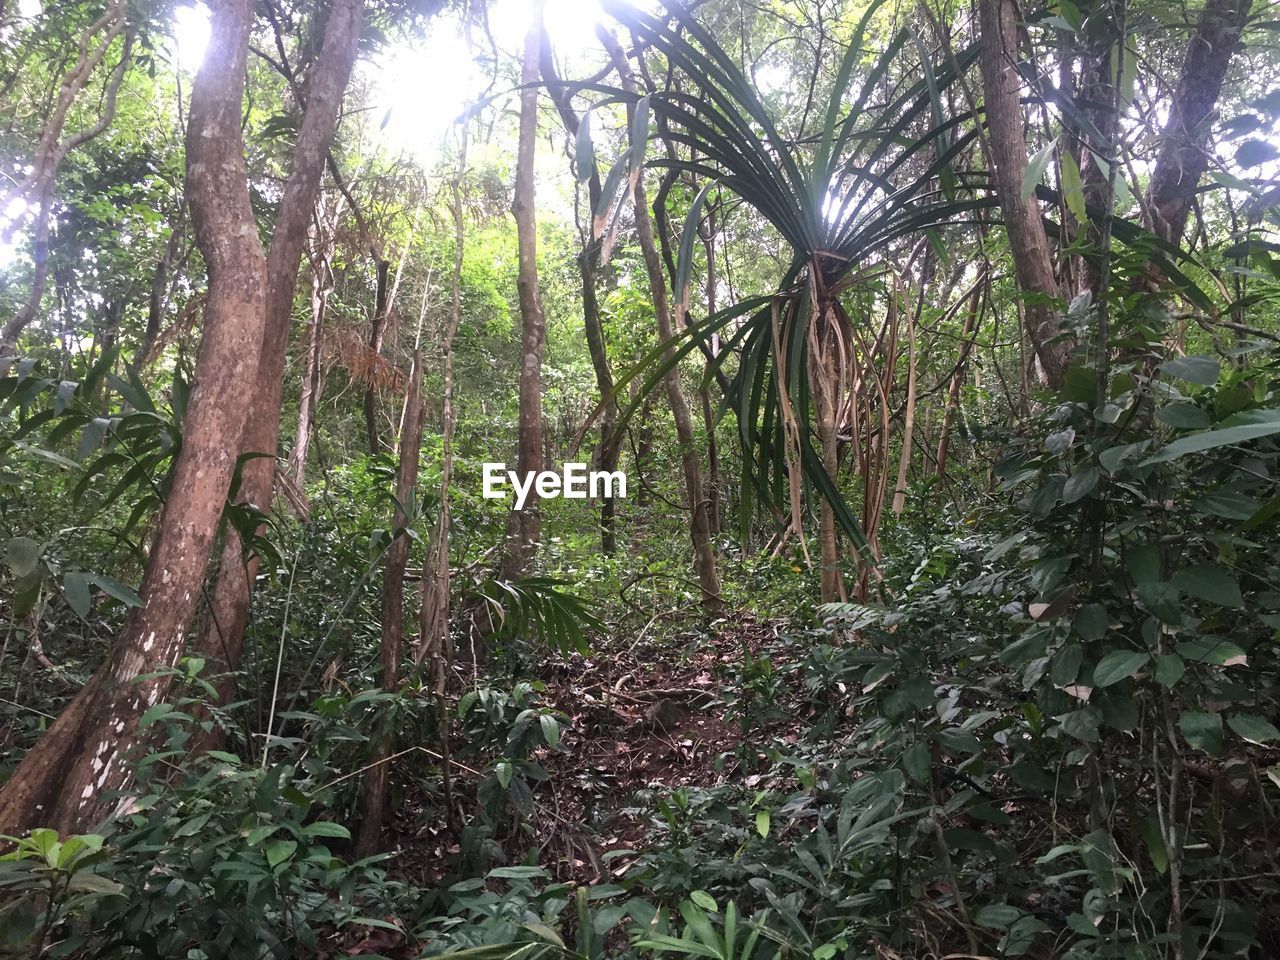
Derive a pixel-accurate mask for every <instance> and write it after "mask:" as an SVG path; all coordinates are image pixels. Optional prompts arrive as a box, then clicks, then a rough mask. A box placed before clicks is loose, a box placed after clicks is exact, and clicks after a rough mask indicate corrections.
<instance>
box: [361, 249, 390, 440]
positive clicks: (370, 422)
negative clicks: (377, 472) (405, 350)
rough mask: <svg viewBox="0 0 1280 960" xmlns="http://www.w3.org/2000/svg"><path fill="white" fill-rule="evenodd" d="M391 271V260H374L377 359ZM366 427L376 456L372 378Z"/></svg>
mask: <svg viewBox="0 0 1280 960" xmlns="http://www.w3.org/2000/svg"><path fill="white" fill-rule="evenodd" d="M390 273H391V261H389V260H387V259H385V258H384V257H378V258H377V259H375V260H374V295H373V319H372V320H371V321H370V323H369V354H370V356H371V357H372V358H373V359H376V358H377V356H378V354H380V353H382V340H383V336H384V335H385V334H386V331H387V304H388V302H389V301H388V293H389V290H388V287H387V282H388V278H389V275H390ZM364 429H365V433H366V434H367V436H368V438H369V452H370V453H371V454H373V455H374V456H375V457H376V456H377V455H378V454H380V453H381V452H382V441H381V440H380V439H379V438H378V387H377V384H375V383H374V382H373V381H372V380H370V382H369V383H368V384H366V385H365V388H364Z"/></svg>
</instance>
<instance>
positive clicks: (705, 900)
mask: <svg viewBox="0 0 1280 960" xmlns="http://www.w3.org/2000/svg"><path fill="white" fill-rule="evenodd" d="M689 899H690V900H692V901H693V902H694V903H696V904H697V905H698V906H700V907H701V908H702V909H703V910H710V911H711V912H712V913H718V912H719V910H720V907H719V906H717V904H716V900H715V897H713V896H711V894H709V893H707V891H705V890H694V891H693V892H692V893H691V894H689Z"/></svg>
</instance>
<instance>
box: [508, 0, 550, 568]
mask: <svg viewBox="0 0 1280 960" xmlns="http://www.w3.org/2000/svg"><path fill="white" fill-rule="evenodd" d="M543 6H544V4H543V0H533V4H532V12H531V13H530V17H531V19H530V21H529V28H528V31H527V32H526V34H525V41H524V65H523V67H522V71H521V83H522V84H523V85H524V86H523V88H522V89H521V91H520V140H519V145H518V148H517V153H516V184H515V199H514V206H513V212H514V214H515V221H516V235H517V244H518V246H519V267H518V272H517V275H516V288H517V289H518V291H519V295H520V323H521V330H522V335H521V344H520V434H519V439H518V445H519V446H518V451H517V455H516V469H517V470H519V471H520V473H521V475H522V476H528V475H530V474H533V473H537V472H539V471H540V470H541V469H542V457H543V445H542V353H543V348H544V345H545V342H546V337H547V318H546V316H545V315H544V313H543V311H542V294H541V293H540V291H539V289H538V223H537V211H536V206H535V204H536V199H535V193H536V177H535V173H534V163H533V161H534V151H535V149H536V146H537V137H538V89H537V86H536V84H537V82H538V77H539V53H540V48H541V43H542V11H543ZM540 530H541V514H540V511H539V508H538V500H537V497H530V498H529V500H528V501H527V502H526V503H525V505H524V507H523V509H519V510H513V511H512V512H511V515H510V517H509V518H508V522H507V546H506V556H505V558H504V560H503V575H504V576H505V577H507V578H508V579H514V578H516V577H519V576H520V575H521V574H522V573H524V571H525V570H526V569H527V568H528V566H529V562H530V561H531V560H532V559H533V556H534V554H535V553H536V552H537V548H538V541H539V538H540Z"/></svg>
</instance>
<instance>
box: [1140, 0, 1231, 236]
mask: <svg viewBox="0 0 1280 960" xmlns="http://www.w3.org/2000/svg"><path fill="white" fill-rule="evenodd" d="M1251 6H1252V0H1208V3H1206V4H1205V7H1204V11H1203V12H1202V13H1201V14H1200V22H1199V23H1198V24H1197V26H1196V32H1195V35H1194V36H1192V38H1191V41H1190V42H1189V43H1188V44H1187V56H1186V60H1185V61H1184V62H1183V66H1182V75H1181V76H1180V77H1179V78H1178V88H1177V90H1176V91H1175V92H1174V94H1173V98H1172V100H1170V101H1169V120H1168V122H1167V123H1166V124H1165V127H1164V135H1163V137H1162V138H1161V143H1160V153H1159V155H1158V156H1157V158H1156V166H1155V170H1154V172H1153V173H1152V174H1151V183H1150V186H1149V187H1148V189H1147V204H1146V208H1147V210H1148V211H1150V214H1151V219H1152V220H1154V222H1153V223H1148V224H1147V228H1148V229H1149V230H1151V232H1152V233H1155V234H1156V235H1158V236H1160V237H1162V238H1164V239H1165V240H1168V241H1170V242H1171V243H1181V242H1182V234H1183V231H1184V230H1185V229H1186V225H1187V214H1188V213H1189V212H1190V210H1191V202H1192V200H1193V199H1194V197H1195V191H1196V187H1197V185H1198V184H1199V183H1200V178H1201V177H1202V176H1203V175H1204V172H1205V170H1206V169H1208V166H1209V151H1208V149H1207V146H1208V142H1209V134H1210V132H1211V129H1212V125H1211V124H1210V123H1208V122H1206V121H1207V120H1208V119H1209V115H1210V114H1211V113H1212V112H1213V109H1214V107H1215V106H1216V105H1217V103H1218V95H1219V93H1221V91H1222V81H1223V79H1224V78H1225V77H1226V74H1227V67H1228V66H1229V65H1230V63H1231V57H1232V56H1233V55H1234V54H1235V52H1236V49H1237V48H1238V47H1239V45H1240V33H1241V31H1242V30H1243V29H1244V24H1245V21H1246V20H1247V19H1248V17H1249V9H1250V7H1251Z"/></svg>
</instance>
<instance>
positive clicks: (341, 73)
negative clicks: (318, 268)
mask: <svg viewBox="0 0 1280 960" xmlns="http://www.w3.org/2000/svg"><path fill="white" fill-rule="evenodd" d="M361 7H362V0H335V2H334V3H333V5H332V7H330V9H329V19H328V22H327V24H326V26H325V33H324V43H323V46H322V48H321V51H320V55H319V59H318V60H317V62H316V64H315V67H314V68H313V72H312V74H311V77H310V81H309V82H308V84H307V91H306V108H305V111H304V113H303V118H302V125H301V127H300V128H299V131H298V139H297V143H296V145H295V147H294V152H293V158H292V160H291V162H290V166H289V176H288V178H287V179H286V180H285V185H284V192H283V194H282V196H281V198H280V204H279V207H278V209H277V213H276V223H275V227H274V229H273V231H272V234H271V247H270V250H269V251H268V253H267V276H268V285H267V306H266V310H267V320H266V334H265V336H264V337H263V340H262V348H261V350H260V352H259V353H258V362H257V374H256V378H255V381H254V386H253V389H252V391H251V392H250V393H249V394H248V396H249V397H250V398H251V399H250V409H251V414H250V418H249V425H248V427H247V428H246V430H245V435H244V440H243V443H242V444H241V445H240V446H239V447H237V449H238V450H241V451H243V452H244V453H261V454H265V456H260V457H256V458H254V459H252V460H249V461H247V462H246V463H245V464H244V468H243V471H242V475H241V477H242V479H241V487H240V499H241V500H242V501H243V502H245V503H250V504H253V505H254V506H256V507H257V508H258V509H260V510H263V511H267V510H270V509H271V499H272V492H273V490H274V486H275V471H276V447H277V444H278V442H279V436H280V415H281V408H282V406H283V398H284V369H285V356H286V353H287V349H288V342H289V331H290V328H291V327H292V320H293V298H294V293H295V291H296V289H297V283H298V268H299V265H300V263H301V261H302V253H303V248H304V246H305V244H306V239H307V227H308V224H309V222H310V220H311V216H312V211H313V210H314V209H315V202H316V197H317V195H318V194H319V192H320V179H321V176H322V175H323V173H324V164H325V158H326V156H327V155H328V152H329V144H330V143H331V142H332V140H333V134H334V130H335V129H336V127H337V122H338V111H339V108H340V107H341V104H342V95H343V92H344V91H345V90H346V87H347V81H348V80H349V79H350V76H351V69H352V66H353V65H354V63H355V57H356V44H357V42H358V41H359V39H360V14H361ZM227 396H228V397H230V396H236V394H229V395H227ZM257 569H258V561H257V558H256V557H251V558H248V559H246V558H245V556H244V546H243V544H242V542H241V540H240V537H239V536H238V535H237V534H236V532H235V530H234V529H232V528H230V527H228V528H227V532H226V536H225V538H224V542H223V547H222V561H221V565H220V567H219V572H218V579H217V583H216V585H215V587H214V590H213V599H212V603H211V605H210V609H209V611H208V614H207V616H206V617H205V620H204V623H203V624H202V626H201V631H200V637H199V640H198V642H197V649H198V650H199V653H200V655H201V656H202V657H205V658H206V660H207V661H208V664H209V669H210V670H211V671H212V672H214V673H224V674H225V673H226V672H227V671H230V670H234V669H235V668H236V667H237V666H238V665H239V663H240V655H241V652H242V650H243V648H244V634H245V629H246V628H247V626H248V622H249V600H250V592H251V588H252V584H253V581H254V579H255V577H256V576H257ZM230 686H231V680H230V678H229V677H224V678H223V679H222V680H221V681H219V693H220V697H221V700H222V701H223V702H225V701H226V699H227V696H228V694H229V693H230ZM197 740H198V741H200V742H197V743H196V744H194V746H196V747H197V748H200V747H203V748H205V749H209V748H214V747H216V746H217V745H218V744H219V743H220V742H221V735H220V731H217V730H216V729H210V730H208V731H206V733H205V734H204V735H203V736H201V737H199V738H197Z"/></svg>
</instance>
